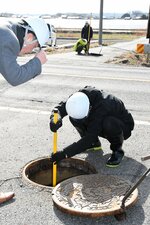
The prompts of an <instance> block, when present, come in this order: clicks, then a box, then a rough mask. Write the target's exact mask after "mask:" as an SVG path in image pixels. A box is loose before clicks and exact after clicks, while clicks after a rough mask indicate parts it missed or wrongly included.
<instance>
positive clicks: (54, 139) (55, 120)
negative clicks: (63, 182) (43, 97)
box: [53, 109, 58, 187]
mask: <svg viewBox="0 0 150 225" xmlns="http://www.w3.org/2000/svg"><path fill="white" fill-rule="evenodd" d="M57 121H58V110H57V109H54V123H57ZM56 152H57V131H56V132H54V135H53V153H56ZM56 181H57V165H56V164H54V163H53V187H55V186H56Z"/></svg>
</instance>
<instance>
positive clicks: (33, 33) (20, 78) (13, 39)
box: [0, 17, 49, 204]
mask: <svg viewBox="0 0 150 225" xmlns="http://www.w3.org/2000/svg"><path fill="white" fill-rule="evenodd" d="M48 39H49V29H48V26H47V24H46V23H45V21H44V20H43V19H42V18H35V17H33V18H26V19H23V20H21V21H20V22H17V23H13V22H7V23H6V24H2V25H1V26H0V73H1V74H2V75H3V77H4V78H5V79H6V80H7V82H8V83H9V84H11V85H12V86H17V85H20V84H23V83H25V82H27V81H28V80H31V79H32V78H35V77H36V76H37V75H39V74H40V73H41V71H42V65H43V64H44V63H46V61H47V58H46V53H45V52H44V51H43V50H40V51H39V52H38V53H37V54H35V56H34V57H33V58H32V59H30V60H29V61H28V62H27V63H25V64H24V65H19V64H18V62H17V57H18V56H19V55H23V54H26V53H31V52H32V50H33V49H34V48H37V47H39V48H41V47H42V46H43V45H44V44H45V43H46V42H47V41H48ZM13 197H14V193H13V192H6V193H3V192H1V193H0V204H1V203H3V202H6V201H8V200H10V199H11V198H13Z"/></svg>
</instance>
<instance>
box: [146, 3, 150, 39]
mask: <svg viewBox="0 0 150 225" xmlns="http://www.w3.org/2000/svg"><path fill="white" fill-rule="evenodd" d="M146 37H147V38H149V43H150V6H149V15H148V24H147V36H146Z"/></svg>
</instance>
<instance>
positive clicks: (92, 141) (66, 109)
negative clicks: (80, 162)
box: [50, 86, 134, 167]
mask: <svg viewBox="0 0 150 225" xmlns="http://www.w3.org/2000/svg"><path fill="white" fill-rule="evenodd" d="M55 108H57V109H58V112H59V116H58V122H57V123H56V124H55V123H54V114H53V111H52V114H51V116H50V129H51V131H53V132H56V131H57V130H58V129H59V128H60V127H61V126H62V119H63V117H65V116H66V115H68V116H69V119H70V122H71V123H72V125H73V126H74V127H75V128H76V130H77V131H78V133H79V134H80V136H81V139H80V140H79V141H77V142H75V143H73V144H71V145H69V146H68V147H66V148H64V149H63V150H62V151H58V152H57V153H55V154H53V153H52V155H51V161H52V162H54V163H58V162H59V161H61V160H62V159H65V158H69V157H72V156H74V155H76V154H79V153H81V152H84V151H86V150H87V149H93V150H96V149H97V150H98V149H100V148H101V143H100V141H99V137H103V138H105V139H107V140H108V141H109V142H110V149H111V150H112V154H111V156H110V158H109V159H108V160H107V163H106V165H107V166H108V167H117V166H118V165H119V164H120V163H121V161H122V159H123V156H124V151H123V149H122V145H123V141H124V140H126V139H128V138H129V137H130V136H131V131H132V130H133V128H134V120H133V117H132V115H131V113H130V112H129V111H128V110H127V109H126V108H125V106H124V103H123V102H122V101H121V100H120V99H119V98H117V97H115V96H113V95H111V94H107V93H105V92H104V91H101V90H98V89H96V88H93V87H90V86H86V87H84V88H83V89H81V90H79V91H78V92H76V93H74V94H72V95H71V96H70V97H69V98H68V100H67V101H66V102H60V104H59V105H58V106H56V107H55Z"/></svg>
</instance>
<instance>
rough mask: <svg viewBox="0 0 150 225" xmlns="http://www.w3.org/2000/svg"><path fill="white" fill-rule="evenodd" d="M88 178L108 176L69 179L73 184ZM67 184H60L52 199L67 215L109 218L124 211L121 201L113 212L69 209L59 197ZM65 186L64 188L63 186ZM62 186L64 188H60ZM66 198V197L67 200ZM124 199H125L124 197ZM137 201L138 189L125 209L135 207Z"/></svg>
mask: <svg viewBox="0 0 150 225" xmlns="http://www.w3.org/2000/svg"><path fill="white" fill-rule="evenodd" d="M83 176H84V177H86V176H88V178H89V176H91V177H92V176H100V177H106V175H101V174H99V173H98V174H89V175H80V176H77V177H74V178H70V179H69V182H71V181H72V180H74V179H76V180H77V179H80V178H81V177H83ZM107 176H109V177H115V178H120V177H118V176H115V175H107ZM121 180H122V181H125V182H127V183H128V184H130V185H132V184H131V182H130V181H128V180H124V179H123V178H121ZM65 183H66V184H67V183H68V181H67V180H66V181H62V182H61V183H60V184H58V185H57V186H56V187H55V188H54V189H53V191H52V199H53V202H54V205H55V206H56V207H57V208H58V209H60V210H61V211H63V212H65V213H68V214H72V215H78V216H87V217H93V218H94V217H102V216H107V215H109V216H110V215H117V214H120V213H122V209H121V201H120V205H117V207H116V208H114V209H113V210H111V211H110V210H109V209H104V210H98V209H97V210H87V209H86V210H85V209H83V208H82V209H79V210H78V209H77V208H73V207H69V206H67V204H62V203H61V202H60V199H59V197H57V194H56V193H57V189H59V188H60V189H61V188H62V189H63V188H64V186H65ZM62 185H64V186H62ZM60 186H62V187H60ZM65 197H66V196H64V198H65ZM122 198H123V197H122ZM137 199H138V189H137V188H136V189H135V190H134V192H133V193H132V197H131V199H128V201H126V202H125V207H126V208H129V207H131V206H133V205H134V204H135V203H136V202H137Z"/></svg>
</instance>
